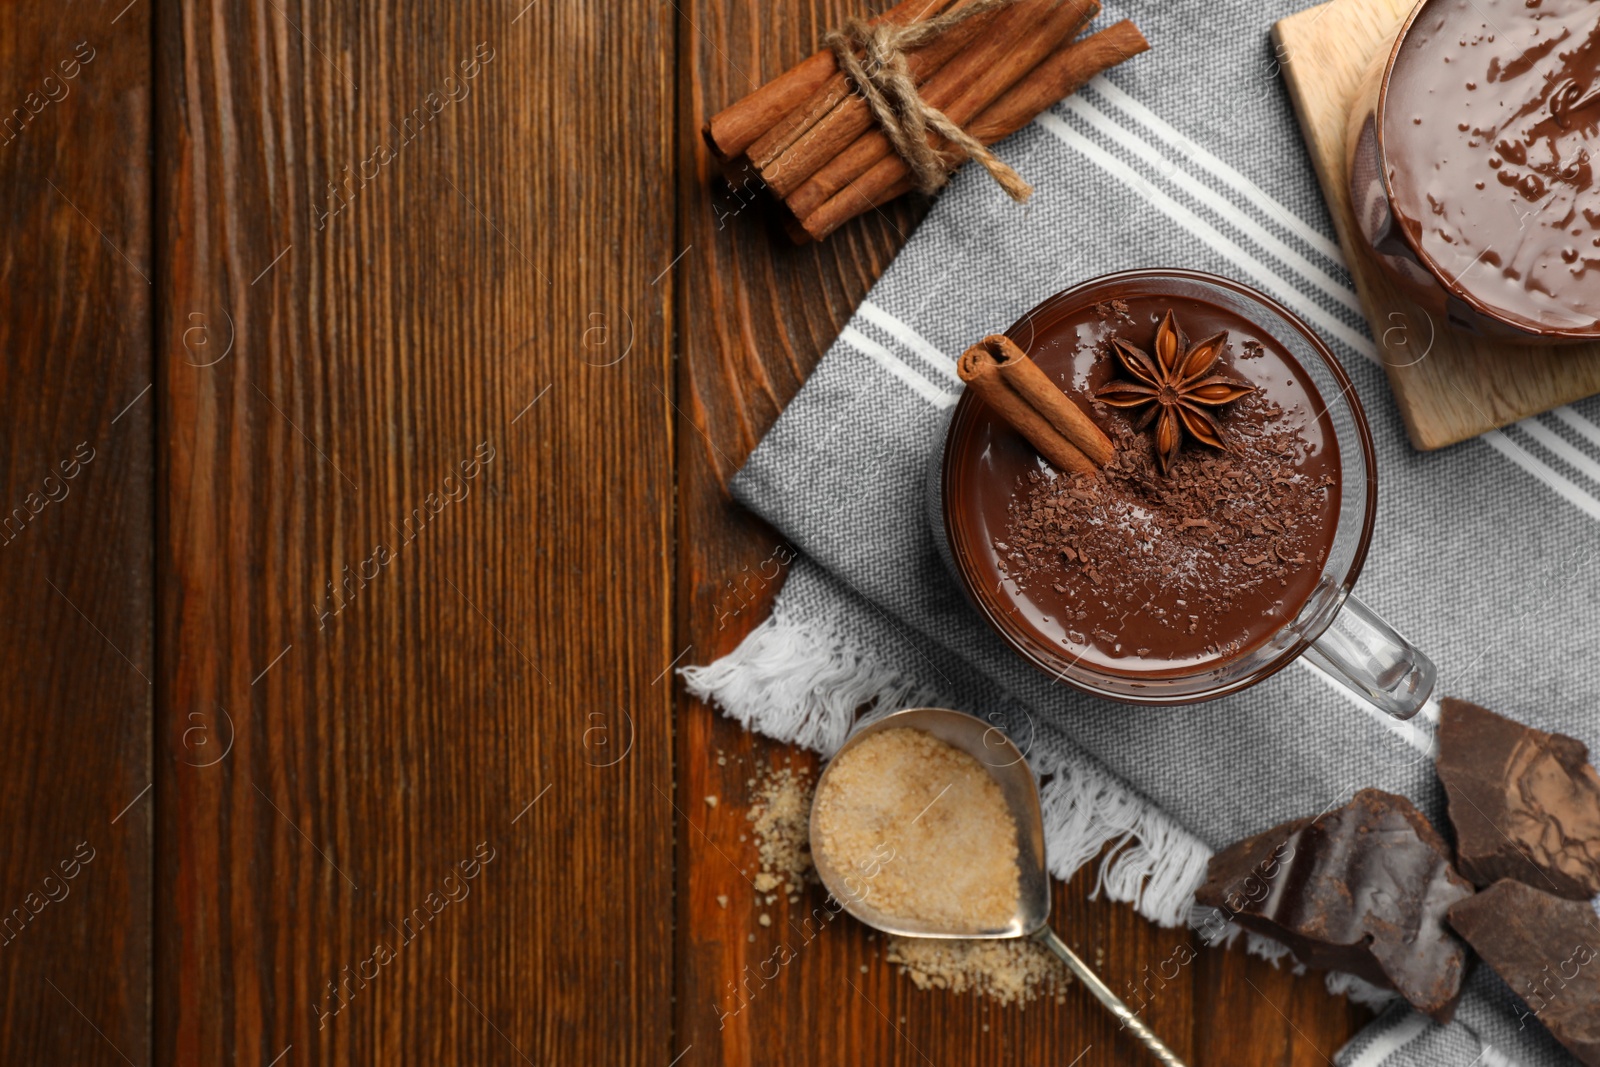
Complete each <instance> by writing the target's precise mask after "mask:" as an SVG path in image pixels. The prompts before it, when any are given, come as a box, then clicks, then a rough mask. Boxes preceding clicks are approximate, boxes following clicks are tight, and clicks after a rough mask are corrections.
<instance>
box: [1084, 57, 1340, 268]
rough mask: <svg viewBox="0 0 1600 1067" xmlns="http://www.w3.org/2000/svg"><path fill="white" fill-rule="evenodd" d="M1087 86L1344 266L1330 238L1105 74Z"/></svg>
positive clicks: (1338, 248)
mask: <svg viewBox="0 0 1600 1067" xmlns="http://www.w3.org/2000/svg"><path fill="white" fill-rule="evenodd" d="M1088 87H1089V88H1090V89H1091V90H1093V91H1094V92H1097V93H1099V94H1100V95H1101V96H1103V97H1105V99H1106V101H1107V102H1108V103H1110V104H1111V105H1112V106H1113V107H1115V108H1117V110H1119V111H1122V112H1124V113H1125V114H1127V115H1128V117H1129V118H1131V119H1133V120H1134V121H1135V122H1137V123H1139V124H1140V125H1142V126H1144V127H1145V128H1146V129H1148V130H1149V131H1150V132H1151V133H1153V134H1155V135H1156V136H1157V137H1159V138H1160V139H1161V140H1163V141H1165V142H1166V143H1167V144H1169V145H1171V146H1172V147H1174V148H1176V149H1178V150H1179V151H1180V152H1182V153H1183V154H1184V155H1185V156H1187V157H1189V158H1190V159H1192V160H1194V161H1195V162H1196V163H1198V164H1200V166H1202V167H1204V168H1205V169H1206V170H1208V171H1210V172H1211V173H1212V174H1213V175H1215V176H1216V177H1217V179H1218V180H1219V181H1221V182H1222V183H1223V184H1225V185H1227V186H1228V187H1229V188H1231V189H1233V190H1234V191H1235V192H1237V193H1238V194H1239V195H1240V196H1241V197H1243V198H1244V200H1245V202H1246V203H1248V204H1250V205H1252V206H1255V205H1261V206H1264V207H1266V208H1267V212H1266V214H1268V215H1271V216H1275V221H1277V222H1278V223H1280V224H1281V225H1282V226H1283V227H1284V228H1285V229H1286V230H1289V231H1290V232H1291V233H1293V234H1294V235H1295V236H1297V237H1299V238H1300V239H1301V240H1302V241H1304V242H1305V243H1306V244H1308V245H1310V246H1311V247H1312V248H1314V249H1316V250H1317V251H1318V252H1320V253H1322V254H1323V255H1324V256H1326V257H1328V259H1330V260H1332V261H1333V262H1334V263H1337V264H1338V265H1339V266H1340V267H1343V266H1344V252H1343V250H1342V249H1340V247H1339V246H1338V245H1337V244H1336V243H1335V242H1334V241H1333V240H1332V239H1331V238H1329V237H1328V236H1326V235H1325V234H1323V233H1322V232H1321V231H1320V230H1318V229H1316V228H1315V227H1314V226H1312V225H1311V224H1310V223H1308V222H1306V221H1305V220H1304V219H1302V218H1300V216H1299V215H1297V214H1295V213H1294V212H1293V211H1291V210H1290V209H1289V207H1288V206H1287V205H1285V204H1283V203H1281V202H1279V201H1278V200H1277V199H1275V198H1274V197H1272V196H1271V195H1270V194H1269V193H1268V192H1267V191H1266V190H1265V189H1263V188H1261V186H1259V185H1257V184H1256V183H1255V182H1253V181H1251V180H1250V179H1249V178H1248V177H1246V176H1245V175H1244V174H1242V173H1240V172H1239V171H1238V170H1236V169H1235V168H1233V167H1232V166H1230V165H1229V164H1228V163H1226V162H1225V161H1224V160H1222V159H1220V158H1219V157H1217V156H1216V155H1214V154H1212V153H1211V152H1209V151H1207V150H1206V149H1205V148H1204V147H1203V146H1201V145H1199V144H1196V143H1195V142H1194V141H1192V140H1190V139H1189V137H1188V136H1186V135H1185V134H1184V133H1182V132H1181V131H1180V130H1178V129H1177V127H1175V126H1173V125H1172V124H1171V123H1169V122H1168V121H1167V120H1166V119H1164V118H1162V117H1161V116H1160V115H1157V114H1156V113H1155V112H1154V111H1152V110H1150V108H1148V107H1146V106H1145V105H1144V104H1143V103H1142V102H1141V101H1139V100H1137V99H1135V98H1134V97H1133V96H1130V95H1129V94H1128V93H1127V92H1125V91H1123V90H1122V89H1120V88H1118V87H1117V85H1116V84H1115V83H1114V82H1112V81H1111V80H1110V79H1109V78H1107V77H1106V76H1105V75H1103V74H1102V75H1100V76H1098V77H1096V78H1095V79H1094V80H1093V81H1091V82H1090V83H1089V86H1088Z"/></svg>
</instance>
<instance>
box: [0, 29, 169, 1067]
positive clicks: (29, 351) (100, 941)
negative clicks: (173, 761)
mask: <svg viewBox="0 0 1600 1067" xmlns="http://www.w3.org/2000/svg"><path fill="white" fill-rule="evenodd" d="M120 7H121V5H120V4H118V5H115V6H113V7H111V8H109V9H107V8H105V7H101V6H98V5H94V6H83V5H73V6H70V7H58V6H32V7H14V8H11V9H9V10H8V11H7V14H6V18H5V28H4V30H3V31H0V188H3V189H4V193H5V195H4V203H5V216H6V239H5V241H4V243H3V245H0V279H3V280H4V283H5V284H4V285H0V351H3V352H4V357H3V358H0V408H3V410H4V412H5V416H4V421H3V424H0V617H3V618H4V619H5V637H6V639H5V641H4V643H3V645H0V649H3V651H0V685H3V689H4V693H5V699H4V701H3V702H0V709H3V712H0V752H4V753H5V757H6V772H5V774H4V775H3V776H0V811H3V812H4V813H5V818H4V819H3V820H0V857H3V858H4V862H3V863H0V1062H4V1063H8V1064H11V1063H16V1064H86V1065H87V1064H122V1063H124V1061H125V1058H128V1059H132V1060H134V1061H136V1062H139V1063H148V1062H149V1055H150V1025H149V982H148V976H149V962H150V936H151V935H150V886H151V865H150V848H151V823H152V819H151V812H152V810H153V809H152V807H151V800H150V797H149V795H148V793H146V789H147V787H148V786H149V784H150V775H151V771H150V722H151V718H150V717H151V705H152V687H151V684H150V681H151V679H152V678H153V676H154V674H155V670H154V668H153V666H152V607H151V603H152V589H151V579H152V569H151V567H152V565H151V552H152V539H153V534H154V529H153V526H154V517H153V512H152V509H151V498H152V486H153V462H152V456H151V425H152V421H151V420H152V410H153V408H152V404H151V398H150V396H149V394H148V393H147V392H146V389H147V387H148V386H149V384H150V376H151V366H150V328H151V325H150V324H151V319H150V316H151V307H152V303H153V300H154V296H153V289H152V286H151V284H150V281H149V278H150V275H151V274H152V273H153V270H154V268H153V267H152V265H151V233H150V210H149V204H150V177H149V173H148V171H147V169H146V166H147V160H148V153H149V151H150V143H151V142H150V137H151V132H150V123H149V109H150V96H149V77H150V46H149V21H148V11H147V10H146V11H131V12H127V13H126V14H125V16H124V17H123V18H121V19H120V20H117V19H115V18H114V16H115V15H116V14H117V11H118V9H119V8H120ZM110 144H115V145H117V146H118V150H117V151H116V152H115V153H111V152H107V151H106V150H105V147H106V146H107V145H110Z"/></svg>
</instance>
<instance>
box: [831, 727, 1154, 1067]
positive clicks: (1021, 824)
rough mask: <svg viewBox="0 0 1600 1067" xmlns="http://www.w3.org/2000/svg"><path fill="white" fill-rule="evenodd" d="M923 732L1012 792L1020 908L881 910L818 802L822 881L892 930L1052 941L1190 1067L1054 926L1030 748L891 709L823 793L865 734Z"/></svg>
mask: <svg viewBox="0 0 1600 1067" xmlns="http://www.w3.org/2000/svg"><path fill="white" fill-rule="evenodd" d="M896 729H911V730H920V731H922V732H923V733H926V734H929V735H931V736H933V737H935V738H937V739H938V740H940V741H943V742H945V743H946V744H948V745H951V746H953V747H954V748H957V749H959V750H961V751H963V752H965V753H967V754H968V755H969V756H971V757H973V758H974V759H976V760H977V761H978V762H979V763H981V764H983V766H984V767H985V768H987V770H988V772H989V775H990V777H992V778H993V779H994V781H995V784H997V785H998V786H999V787H1000V791H1001V793H1002V794H1003V795H1004V797H1005V802H1006V806H1007V808H1008V809H1009V810H1010V813H1011V817H1012V819H1013V820H1014V821H1015V823H1016V827H1017V849H1018V854H1017V864H1018V867H1019V868H1020V870H1019V874H1020V876H1021V878H1020V892H1019V893H1018V894H1017V906H1016V911H1015V912H1014V914H1012V916H1011V917H1010V920H1009V921H1008V922H1006V923H1005V924H1004V925H1001V926H998V927H992V928H962V927H958V926H952V925H949V924H935V923H930V922H926V921H923V920H919V919H913V918H907V917H904V916H897V915H891V914H888V913H886V912H883V911H881V910H879V909H878V908H875V907H873V906H872V904H870V903H869V902H868V900H867V899H866V897H865V896H864V895H863V894H862V893H861V892H859V891H858V890H857V891H852V886H853V884H854V879H852V878H850V876H849V874H848V872H846V871H843V870H840V869H839V868H838V867H837V866H836V865H835V864H834V863H833V862H832V860H831V859H830V857H829V856H828V855H827V853H826V852H825V851H824V850H823V849H822V848H821V847H820V845H821V837H820V836H819V831H818V827H817V809H816V807H813V808H812V814H811V842H812V861H813V862H814V863H815V865H816V868H817V874H818V875H820V876H821V878H822V884H823V885H825V886H826V887H827V889H828V892H829V893H831V894H832V895H833V897H834V899H835V900H838V901H839V902H840V903H842V904H843V905H844V908H845V910H846V911H848V912H849V913H850V914H851V915H853V916H855V917H856V918H857V919H859V920H860V921H862V922H864V923H866V924H867V925H868V926H870V927H873V928H874V929H876V930H881V931H883V932H884V933H886V934H896V935H900V936H904V937H930V938H967V939H986V940H987V939H1003V938H1016V937H1028V938H1032V939H1033V940H1035V941H1038V942H1040V943H1042V944H1044V945H1045V946H1047V947H1048V948H1049V949H1050V951H1052V952H1054V953H1055V954H1056V955H1057V956H1059V957H1060V958H1061V961H1062V962H1063V963H1065V964H1066V965H1067V967H1068V969H1069V970H1071V971H1072V973H1073V974H1074V975H1075V976H1077V978H1078V980H1079V981H1081V982H1082V983H1083V984H1084V986H1085V987H1086V988H1087V989H1088V990H1089V992H1091V993H1093V994H1094V996H1095V999H1097V1000H1099V1001H1100V1003H1101V1004H1102V1005H1104V1006H1105V1008H1106V1010H1107V1011H1109V1012H1110V1013H1111V1014H1112V1015H1115V1016H1116V1017H1117V1018H1118V1019H1119V1020H1120V1021H1121V1022H1122V1025H1123V1026H1125V1027H1127V1029H1128V1030H1130V1031H1132V1032H1133V1034H1134V1036H1135V1037H1137V1038H1138V1039H1139V1040H1140V1041H1141V1042H1143V1043H1144V1045H1145V1047H1146V1048H1148V1049H1149V1050H1150V1052H1151V1054H1152V1055H1154V1056H1155V1058H1156V1059H1157V1060H1159V1061H1160V1062H1161V1063H1163V1064H1165V1065H1166V1067H1184V1064H1183V1061H1182V1060H1180V1059H1179V1058H1178V1057H1177V1055H1176V1054H1175V1053H1174V1052H1173V1051H1172V1050H1171V1049H1169V1048H1168V1047H1167V1046H1166V1045H1165V1044H1163V1043H1162V1041H1161V1039H1160V1038H1158V1037H1157V1036H1156V1035H1155V1034H1154V1033H1153V1032H1152V1031H1151V1030H1150V1028H1149V1027H1148V1026H1146V1025H1145V1024H1144V1022H1143V1021H1142V1020H1140V1018H1139V1017H1138V1016H1137V1015H1135V1014H1134V1012H1133V1009H1131V1008H1129V1007H1128V1006H1127V1005H1126V1004H1124V1003H1123V1002H1122V1000H1121V999H1120V998H1119V997H1118V996H1117V995H1116V994H1115V993H1113V992H1112V991H1111V988H1110V987H1109V986H1107V985H1106V984H1105V982H1103V981H1101V980H1100V976H1099V975H1097V974H1095V973H1094V971H1092V970H1090V968H1089V965H1088V964H1086V963H1084V962H1083V960H1081V959H1079V958H1078V955H1077V953H1075V952H1073V951H1072V949H1070V948H1069V947H1067V944H1066V943H1065V942H1064V941H1062V940H1061V938H1060V937H1058V936H1057V935H1056V933H1055V931H1054V930H1052V929H1051V928H1050V925H1049V921H1048V920H1049V918H1050V877H1049V874H1048V873H1047V872H1048V869H1047V867H1046V866H1045V852H1044V816H1043V813H1042V812H1041V811H1040V808H1039V788H1038V785H1037V784H1036V783H1035V782H1034V779H1033V772H1032V771H1031V770H1029V769H1028V764H1027V761H1026V759H1025V758H1024V757H1023V754H1022V752H1021V751H1020V750H1019V749H1018V748H1017V746H1016V745H1015V744H1014V743H1013V742H1012V741H1011V739H1010V738H1008V737H1006V736H1005V735H1004V734H1002V733H1001V732H1000V731H999V730H998V729H997V728H995V727H994V726H993V725H992V724H990V723H988V722H985V721H984V720H982V719H980V718H978V717H977V716H975V715H969V714H967V713H966V712H963V711H953V710H951V709H949V708H907V709H905V710H904V711H897V712H895V713H893V714H892V715H886V716H884V717H883V718H881V719H878V720H876V721H874V722H872V723H870V724H868V725H866V726H863V727H860V728H859V729H857V730H856V732H855V733H854V734H852V735H851V737H850V739H849V740H847V741H846V742H845V743H844V745H843V746H841V747H840V749H839V751H838V752H836V753H835V754H834V757H833V759H832V760H830V761H829V763H828V766H827V768H825V769H824V770H823V772H822V776H821V777H820V778H819V779H818V780H817V793H816V795H817V796H822V795H823V794H824V786H825V784H826V783H827V780H828V775H829V772H831V771H832V769H833V768H834V767H835V766H836V765H837V764H838V760H839V757H840V756H842V755H844V753H845V752H847V751H849V750H850V749H851V748H852V747H854V746H855V745H857V744H859V743H860V742H861V740H862V739H863V738H866V737H870V736H872V735H873V734H876V733H880V732H882V731H885V730H896Z"/></svg>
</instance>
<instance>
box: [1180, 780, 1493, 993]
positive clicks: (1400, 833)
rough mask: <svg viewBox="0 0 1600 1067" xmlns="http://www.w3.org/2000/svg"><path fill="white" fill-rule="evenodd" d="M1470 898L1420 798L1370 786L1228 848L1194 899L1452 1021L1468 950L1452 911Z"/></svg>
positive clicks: (1318, 962) (1310, 960)
mask: <svg viewBox="0 0 1600 1067" xmlns="http://www.w3.org/2000/svg"><path fill="white" fill-rule="evenodd" d="M1471 895H1472V885H1471V883H1469V882H1468V881H1467V880H1466V879H1465V878H1463V877H1461V876H1460V875H1459V874H1457V873H1456V872H1455V869H1454V868H1453V867H1451V866H1450V854H1449V850H1448V849H1447V848H1446V846H1445V843H1444V840H1443V839H1442V838H1440V836H1439V834H1438V832H1437V831H1436V830H1434V828H1433V826H1432V824H1431V823H1429V822H1428V820H1427V818H1426V817H1425V816H1424V815H1423V814H1422V813H1421V812H1420V811H1418V810H1417V809H1416V808H1415V807H1414V806H1413V805H1412V803H1411V801H1409V800H1407V799H1406V798H1405V797H1402V796H1396V795H1395V794H1393V793H1385V792H1383V791H1382V790H1378V789H1363V790H1362V791H1361V792H1359V793H1357V794H1356V795H1355V797H1354V799H1352V800H1351V801H1350V803H1348V804H1346V805H1345V806H1344V807H1342V808H1339V809H1337V810H1335V811H1330V812H1328V813H1326V814H1324V815H1320V816H1318V817H1317V818H1315V819H1310V820H1307V819H1297V820H1294V821H1293V822H1287V823H1284V824H1283V825H1281V826H1277V827H1274V828H1273V829H1271V830H1268V831H1267V832H1265V833H1263V834H1257V835H1256V836H1255V837H1251V838H1247V839H1246V840H1244V841H1241V842H1239V843H1238V844H1236V845H1233V846H1231V847H1229V848H1226V849H1223V850H1222V851H1221V852H1219V853H1217V854H1216V855H1215V856H1213V857H1212V858H1211V864H1210V866H1209V867H1208V868H1207V870H1206V883H1205V885H1203V886H1201V887H1200V890H1199V892H1197V893H1196V894H1195V899H1196V900H1197V901H1198V902H1199V903H1201V904H1204V905H1208V906H1210V907H1214V908H1221V909H1223V911H1224V913H1225V914H1227V917H1228V918H1230V919H1232V920H1233V921H1234V922H1236V923H1238V924H1239V925H1240V926H1242V927H1244V928H1245V929H1246V930H1253V931H1255V932H1256V933H1259V934H1264V935H1266V936H1267V937H1271V938H1273V939H1275V940H1278V941H1281V942H1283V943H1284V944H1285V945H1287V946H1288V947H1289V948H1290V950H1291V951H1293V952H1294V954H1295V958H1296V959H1298V960H1299V961H1300V962H1301V963H1304V964H1305V965H1306V966H1307V967H1313V968H1317V969H1323V970H1339V971H1348V972H1349V973H1351V974H1354V975H1357V976H1359V977H1361V978H1364V979H1366V980H1367V981H1369V982H1371V983H1373V984H1374V985H1378V986H1382V987H1384V988H1386V989H1393V990H1395V991H1396V992H1398V993H1399V994H1400V995H1401V996H1403V997H1405V998H1406V1000H1407V1001H1409V1002H1410V1003H1411V1004H1412V1006H1413V1007H1415V1008H1417V1010H1419V1011H1422V1012H1426V1013H1427V1014H1428V1015H1431V1016H1432V1017H1433V1018H1435V1019H1437V1020H1438V1021H1440V1022H1449V1021H1450V1018H1451V1016H1452V1015H1453V1014H1454V1013H1455V1006H1456V997H1457V996H1458V995H1459V993H1460V991H1461V979H1462V977H1463V975H1464V974H1465V972H1466V963H1467V950H1466V946H1465V945H1463V944H1462V943H1461V942H1460V941H1459V940H1458V939H1457V938H1456V937H1455V936H1454V935H1453V934H1451V933H1450V931H1449V930H1448V929H1447V928H1446V927H1445V925H1444V918H1445V912H1446V911H1447V910H1448V909H1449V907H1450V906H1451V905H1452V904H1455V903H1457V902H1458V901H1460V900H1463V899H1465V898H1466V897H1469V896H1471Z"/></svg>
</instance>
